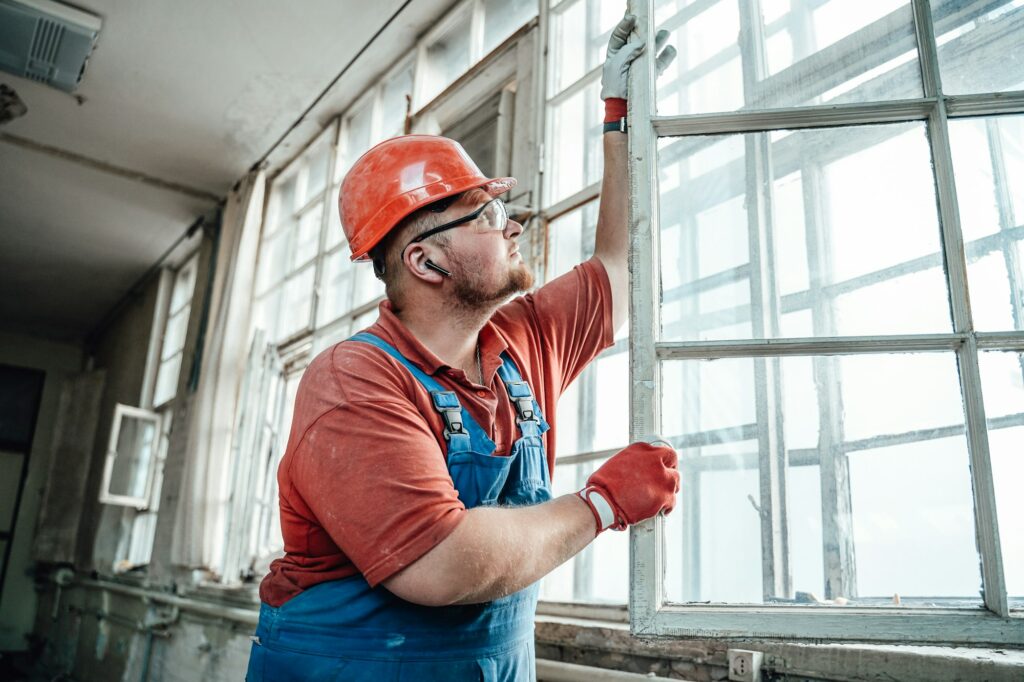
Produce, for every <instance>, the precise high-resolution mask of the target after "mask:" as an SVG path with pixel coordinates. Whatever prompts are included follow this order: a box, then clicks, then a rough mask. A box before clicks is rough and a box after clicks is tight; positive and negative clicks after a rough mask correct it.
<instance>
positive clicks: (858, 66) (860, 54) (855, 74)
mask: <svg viewBox="0 0 1024 682" xmlns="http://www.w3.org/2000/svg"><path fill="white" fill-rule="evenodd" d="M762 4H763V12H762V14H761V16H756V15H755V12H756V7H757V4H756V3H744V2H735V0H718V1H717V2H707V3H695V2H690V1H688V0H658V1H657V2H656V3H655V12H656V15H655V16H656V20H657V23H658V25H659V26H660V27H662V28H666V29H668V30H670V31H672V38H671V42H672V43H673V44H675V45H676V46H677V47H679V48H680V49H679V55H678V57H677V58H676V60H675V62H673V64H672V65H671V66H670V67H669V68H668V69H667V70H666V71H665V73H664V74H662V76H661V77H660V78H659V79H658V113H659V114H662V115H665V114H673V115H674V114H696V113H708V112H713V111H733V110H735V109H740V108H745V109H768V108H776V107H790V106H801V105H811V104H823V103H826V102H829V103H840V102H867V101H878V100H888V99H906V98H913V97H920V96H921V79H920V70H919V67H918V64H917V45H916V41H915V37H914V25H913V16H912V12H911V7H910V3H909V2H908V0H874V1H873V2H861V1H860V0H827V1H825V2H822V1H821V0H792V2H790V3H788V7H787V6H786V5H783V3H781V2H767V3H762ZM744 12H745V13H748V16H747V17H742V16H741V13H744ZM744 26H751V27H752V32H749V33H748V32H746V31H744V30H743V28H742V27H744ZM755 32H756V33H755ZM762 43H763V49H757V48H756V47H755V46H757V45H761V44H762Z"/></svg>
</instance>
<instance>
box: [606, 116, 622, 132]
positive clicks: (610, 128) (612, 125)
mask: <svg viewBox="0 0 1024 682" xmlns="http://www.w3.org/2000/svg"><path fill="white" fill-rule="evenodd" d="M626 132H627V128H626V117H625V116H623V117H622V118H620V119H619V120H618V121H608V122H607V123H605V124H604V127H603V128H602V129H601V133H602V134H604V133H626Z"/></svg>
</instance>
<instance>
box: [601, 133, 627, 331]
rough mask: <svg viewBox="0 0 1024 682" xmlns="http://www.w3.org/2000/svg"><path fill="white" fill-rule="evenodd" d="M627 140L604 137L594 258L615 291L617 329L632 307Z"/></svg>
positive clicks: (612, 135)
mask: <svg viewBox="0 0 1024 682" xmlns="http://www.w3.org/2000/svg"><path fill="white" fill-rule="evenodd" d="M627 147H628V145H627V136H626V135H625V134H623V133H618V132H612V133H605V134H604V177H603V179H602V181H601V200H600V201H601V203H600V207H599V209H598V214H597V231H596V235H595V241H594V257H595V258H597V259H599V260H600V261H601V264H602V265H604V269H605V271H606V272H607V273H608V279H609V281H610V283H611V289H612V311H613V318H614V319H613V327H614V328H615V329H618V328H619V326H620V325H621V324H622V322H623V321H625V319H626V311H627V310H628V307H629V300H628V299H629V290H628V284H629V275H628V272H629V270H628V263H627V256H628V253H629V226H628V220H629V177H628V168H627V157H628V153H629V152H628V148H627Z"/></svg>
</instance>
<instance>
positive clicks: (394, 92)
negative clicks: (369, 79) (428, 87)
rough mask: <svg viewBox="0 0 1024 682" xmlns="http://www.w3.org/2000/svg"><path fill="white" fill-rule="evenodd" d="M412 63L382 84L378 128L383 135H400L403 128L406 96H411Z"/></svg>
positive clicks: (407, 105)
mask: <svg viewBox="0 0 1024 682" xmlns="http://www.w3.org/2000/svg"><path fill="white" fill-rule="evenodd" d="M412 85H413V80H412V64H411V63H410V64H409V66H408V67H407V68H405V69H404V70H403V71H401V72H399V73H398V74H397V75H396V76H395V77H394V78H392V79H391V80H389V81H388V82H387V83H385V84H384V93H383V95H382V96H381V103H380V110H381V121H380V130H381V134H382V135H383V137H385V138H387V137H392V136H394V135H401V134H402V132H403V131H404V130H405V113H406V111H407V110H408V108H409V104H408V101H407V100H406V97H411V96H412Z"/></svg>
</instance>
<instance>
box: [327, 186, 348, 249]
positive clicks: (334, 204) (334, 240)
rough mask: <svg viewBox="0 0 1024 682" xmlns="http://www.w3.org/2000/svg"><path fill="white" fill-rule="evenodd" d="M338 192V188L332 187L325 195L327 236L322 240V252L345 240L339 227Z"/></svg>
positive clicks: (343, 232) (343, 233)
mask: <svg viewBox="0 0 1024 682" xmlns="http://www.w3.org/2000/svg"><path fill="white" fill-rule="evenodd" d="M340 190H341V188H340V187H338V186H335V187H332V188H331V191H330V192H329V193H328V195H327V236H326V238H325V239H324V251H330V250H331V249H333V248H334V247H336V246H338V245H339V244H341V242H343V241H344V240H345V230H344V229H343V228H342V227H341V213H340V212H339V211H338V194H339V192H340ZM347 257H348V253H347V252H346V258H347Z"/></svg>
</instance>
